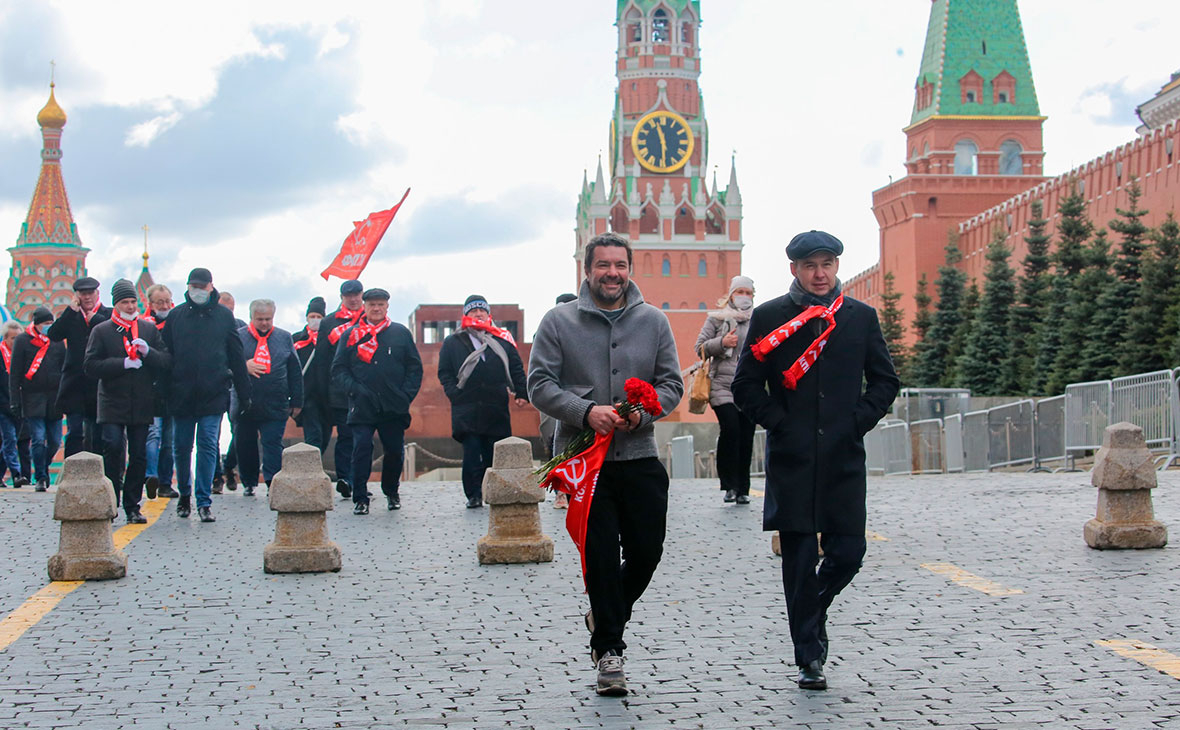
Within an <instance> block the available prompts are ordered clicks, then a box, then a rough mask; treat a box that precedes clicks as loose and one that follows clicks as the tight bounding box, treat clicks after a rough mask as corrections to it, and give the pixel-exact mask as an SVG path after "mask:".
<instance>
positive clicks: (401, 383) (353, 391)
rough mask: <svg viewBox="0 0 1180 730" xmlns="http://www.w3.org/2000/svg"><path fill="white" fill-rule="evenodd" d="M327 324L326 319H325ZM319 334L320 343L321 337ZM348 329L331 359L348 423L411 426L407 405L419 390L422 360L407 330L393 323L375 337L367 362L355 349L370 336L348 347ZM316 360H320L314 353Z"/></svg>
mask: <svg viewBox="0 0 1180 730" xmlns="http://www.w3.org/2000/svg"><path fill="white" fill-rule="evenodd" d="M324 321H327V320H324ZM326 334H327V333H326V332H325V333H323V334H322V335H320V337H321V342H322V338H323V336H324V335H326ZM350 334H352V330H351V329H350V330H348V331H347V332H345V333H344V335H343V336H342V337H341V338H340V341H339V342H338V343H337V346H336V356H335V357H334V358H333V359H332V384H333V387H335V388H338V389H339V390H340V391H341V392H343V393H346V394H347V397H348V422H349V423H350V424H376V423H387V422H391V421H392V422H394V423H397V424H400V425H401V427H402V428H409V427H410V403H411V402H413V400H414V398H415V397H417V395H418V389H419V388H420V387H422V358H421V357H419V356H418V348H417V347H415V346H414V338H413V337H412V336H411V335H410V331H409V330H408V329H406V328H405V327H403V326H402V325H400V324H398V323H397V322H393V323H391V324H390V325H389V327H386V328H385V329H384V330H382V331H381V333H380V334H378V335H377V351H376V352H375V353H374V354H373V359H372V361H370V362H367V363H366V362H364V361H363V360H361V359H360V358H359V357H357V354H356V348H357V347H359V346H360V345H362V344H364V343H365V342H367V341H368V340H369V339H370V337H371V335H366V336H365V337H364V338H363V339H360V340H358V341H357V342H355V343H353V344H352V346H351V347H350V346H349V345H348V337H349V335H350ZM316 357H319V355H318V354H317V355H316Z"/></svg>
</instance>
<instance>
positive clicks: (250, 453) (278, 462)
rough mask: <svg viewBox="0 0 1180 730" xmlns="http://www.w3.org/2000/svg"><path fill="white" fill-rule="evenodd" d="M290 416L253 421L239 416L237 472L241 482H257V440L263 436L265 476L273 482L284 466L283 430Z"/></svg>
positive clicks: (253, 483) (268, 481) (235, 437)
mask: <svg viewBox="0 0 1180 730" xmlns="http://www.w3.org/2000/svg"><path fill="white" fill-rule="evenodd" d="M286 427H287V419H285V418H280V419H277V420H274V421H251V420H247V419H245V418H239V419H238V432H237V433H236V434H235V435H234V440H235V441H236V442H237V448H238V472H239V474H238V475H239V476H240V477H241V479H242V486H244V487H257V486H258V440H259V438H260V437H261V439H262V480H263V481H264V482H266V483H267V484H270V480H271V479H274V476H275V474H278V473H279V469H282V468H283V430H284V429H285V428H286Z"/></svg>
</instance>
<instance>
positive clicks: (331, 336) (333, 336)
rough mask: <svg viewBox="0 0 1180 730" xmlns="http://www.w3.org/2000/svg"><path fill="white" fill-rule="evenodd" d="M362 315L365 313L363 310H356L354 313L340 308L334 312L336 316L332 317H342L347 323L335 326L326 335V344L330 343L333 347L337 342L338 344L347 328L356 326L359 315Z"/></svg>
mask: <svg viewBox="0 0 1180 730" xmlns="http://www.w3.org/2000/svg"><path fill="white" fill-rule="evenodd" d="M364 313H365V310H364V309H358V310H356V311H355V312H354V311H352V310H349V309H345V308H344V307H341V308H340V309H338V310H337V311H336V314H335V315H333V316H335V317H336V318H340V317H344V318H345V319H347V320H348V321H347V322H345V323H344V324H342V325H337V326H336V327H333V328H332V331H331V332H329V333H328V342H331V343H332V344H333V345H335V344H336V343H337V342H339V341H340V336H341V335H343V334H344V332H345V330H347V329H348V328H349V327H351V326H353V325H354V324H356V323H357V322H359V321H360V319H361V315H363V314H364Z"/></svg>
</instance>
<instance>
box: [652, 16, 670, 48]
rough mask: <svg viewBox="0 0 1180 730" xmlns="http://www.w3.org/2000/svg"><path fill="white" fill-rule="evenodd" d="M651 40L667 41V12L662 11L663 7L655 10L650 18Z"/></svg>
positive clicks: (657, 41) (655, 41) (653, 41)
mask: <svg viewBox="0 0 1180 730" xmlns="http://www.w3.org/2000/svg"><path fill="white" fill-rule="evenodd" d="M651 42H652V43H667V42H668V14H667V13H666V12H664V10H663V8H661V9H659V10H657V11H656V12H655V13H654V14H653V15H652V19H651Z"/></svg>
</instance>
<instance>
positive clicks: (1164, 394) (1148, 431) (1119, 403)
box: [1110, 370, 1176, 450]
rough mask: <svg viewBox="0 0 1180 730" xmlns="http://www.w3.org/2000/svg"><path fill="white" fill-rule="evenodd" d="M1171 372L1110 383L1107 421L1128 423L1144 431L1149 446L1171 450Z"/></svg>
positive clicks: (1173, 381)
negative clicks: (1108, 418)
mask: <svg viewBox="0 0 1180 730" xmlns="http://www.w3.org/2000/svg"><path fill="white" fill-rule="evenodd" d="M1174 387H1175V379H1174V378H1173V377H1172V371H1171V370H1157V371H1156V372H1154V373H1143V374H1141V375H1128V376H1125V377H1122V378H1115V379H1114V380H1112V381H1110V421H1111V423H1119V422H1121V421H1129V422H1131V423H1134V424H1135V425H1136V426H1139V427H1140V428H1142V429H1143V437H1144V438H1145V439H1147V445H1148V446H1154V447H1157V448H1159V447H1166V448H1168V449H1169V450H1171V447H1172V444H1173V442H1174V441H1175V433H1176V429H1175V420H1174V418H1173V415H1172V410H1173V408H1172V405H1173V404H1172V391H1173V388H1174Z"/></svg>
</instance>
